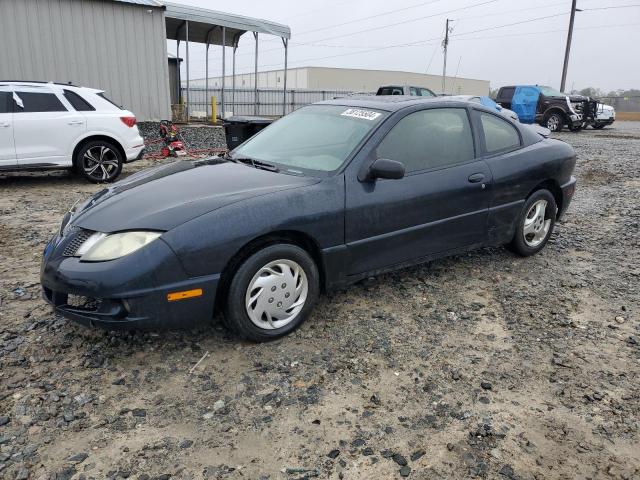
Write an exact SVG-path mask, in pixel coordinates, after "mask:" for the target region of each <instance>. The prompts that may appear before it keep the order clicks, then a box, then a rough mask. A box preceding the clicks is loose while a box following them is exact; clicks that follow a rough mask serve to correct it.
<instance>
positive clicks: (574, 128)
mask: <svg viewBox="0 0 640 480" xmlns="http://www.w3.org/2000/svg"><path fill="white" fill-rule="evenodd" d="M583 128H584V127H583V126H582V125H578V126H576V127H574V126H573V125H569V130H571V131H572V132H579V131H580V130H582V129H583Z"/></svg>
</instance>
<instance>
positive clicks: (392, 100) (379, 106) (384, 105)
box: [314, 95, 481, 112]
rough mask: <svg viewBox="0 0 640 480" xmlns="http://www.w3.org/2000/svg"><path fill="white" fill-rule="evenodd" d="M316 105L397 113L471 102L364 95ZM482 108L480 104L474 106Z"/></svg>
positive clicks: (445, 98) (449, 99)
mask: <svg viewBox="0 0 640 480" xmlns="http://www.w3.org/2000/svg"><path fill="white" fill-rule="evenodd" d="M314 105H342V106H345V107H363V108H373V109H376V110H384V111H387V112H395V111H398V110H402V109H404V108H409V107H413V106H414V105H432V106H434V107H439V106H442V107H445V106H451V105H460V106H467V105H469V102H467V101H463V100H458V99H455V98H449V97H415V96H409V95H362V96H354V97H343V98H336V99H334V100H325V101H323V102H317V103H315V104H314ZM475 105H478V106H481V105H479V104H474V106H475Z"/></svg>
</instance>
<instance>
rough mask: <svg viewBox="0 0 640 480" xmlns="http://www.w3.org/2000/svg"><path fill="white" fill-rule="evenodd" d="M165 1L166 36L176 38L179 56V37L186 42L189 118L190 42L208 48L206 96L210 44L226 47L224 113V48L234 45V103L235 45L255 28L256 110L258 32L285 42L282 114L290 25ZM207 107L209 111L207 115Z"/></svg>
mask: <svg viewBox="0 0 640 480" xmlns="http://www.w3.org/2000/svg"><path fill="white" fill-rule="evenodd" d="M163 3H164V5H165V24H166V30H167V39H168V40H176V41H177V42H178V43H177V48H178V56H180V55H179V49H180V41H182V40H184V41H185V42H186V69H187V119H188V117H189V42H198V43H204V44H206V46H207V49H206V52H207V53H206V74H205V75H206V80H205V82H206V87H205V89H206V90H207V98H208V90H209V86H208V83H209V45H221V46H222V48H223V55H222V98H221V107H222V116H224V113H225V112H224V111H225V107H224V90H225V75H226V72H225V55H224V48H225V47H232V48H233V93H232V94H233V100H232V103H234V104H235V70H236V68H235V67H236V49H237V48H238V41H239V40H240V37H241V36H242V35H243V34H244V33H246V32H253V35H254V38H255V42H256V45H255V82H254V83H255V86H254V91H255V102H256V104H255V112H256V113H257V111H258V110H257V109H258V103H257V100H258V35H259V34H260V33H264V34H267V35H274V36H277V37H280V38H281V39H282V42H283V44H284V50H285V57H284V67H285V74H284V90H283V105H282V111H283V115H284V113H285V109H286V95H287V93H286V92H287V73H286V72H287V53H288V46H289V39H290V38H291V29H290V28H289V27H288V26H286V25H282V24H280V23H276V22H271V21H269V20H262V19H259V18H250V17H245V16H242V15H235V14H232V13H224V12H218V11H215V10H209V9H205V8H198V7H193V6H188V5H182V4H177V3H172V2H163ZM208 110H209V109H208V107H207V115H208Z"/></svg>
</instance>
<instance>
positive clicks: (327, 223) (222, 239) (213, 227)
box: [163, 175, 344, 276]
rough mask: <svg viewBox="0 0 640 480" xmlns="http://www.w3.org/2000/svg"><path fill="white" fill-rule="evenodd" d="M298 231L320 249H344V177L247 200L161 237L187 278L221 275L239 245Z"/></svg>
mask: <svg viewBox="0 0 640 480" xmlns="http://www.w3.org/2000/svg"><path fill="white" fill-rule="evenodd" d="M277 231H278V232H279V231H294V232H301V233H304V234H306V235H308V236H309V237H311V238H312V239H314V241H315V242H316V243H317V245H318V246H319V247H320V249H326V248H330V247H333V246H338V245H342V244H344V176H343V175H339V176H336V177H330V178H327V179H325V180H323V181H322V182H319V183H317V184H314V185H308V186H304V187H300V188H295V189H289V190H283V191H279V192H274V193H271V194H267V195H263V196H260V197H255V198H250V199H248V200H243V201H240V202H237V203H235V204H231V205H228V206H225V207H223V208H220V209H218V210H215V211H213V212H210V213H208V214H205V215H201V216H199V217H197V218H195V219H193V220H191V221H189V222H187V223H184V224H183V225H180V226H178V227H176V228H174V229H172V230H171V231H169V232H167V233H165V234H164V236H163V239H164V240H165V241H166V242H167V243H168V244H169V245H170V246H171V248H172V249H173V250H174V252H175V253H176V255H177V256H178V258H179V260H180V262H181V263H182V265H183V267H184V269H185V271H186V272H187V273H188V274H189V275H190V276H201V275H210V274H216V273H221V272H222V271H223V269H224V267H225V266H226V264H227V263H228V262H229V261H230V260H231V258H233V256H234V255H235V254H236V253H238V252H239V251H240V250H241V249H242V247H243V246H245V245H247V244H248V243H249V242H251V241H252V240H254V239H256V238H258V237H261V236H264V235H267V234H269V233H272V232H277Z"/></svg>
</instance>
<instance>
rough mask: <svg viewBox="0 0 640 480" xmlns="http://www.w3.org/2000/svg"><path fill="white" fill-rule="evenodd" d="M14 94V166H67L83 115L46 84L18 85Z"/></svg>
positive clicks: (82, 128)
mask: <svg viewBox="0 0 640 480" xmlns="http://www.w3.org/2000/svg"><path fill="white" fill-rule="evenodd" d="M15 93H16V95H17V98H16V102H17V104H16V106H15V111H14V115H13V128H14V139H15V147H16V157H17V160H18V166H29V165H43V166H53V165H57V166H71V164H72V162H71V155H72V152H73V148H74V146H75V144H76V143H77V140H78V139H79V138H80V137H81V136H82V134H83V133H84V131H85V129H86V121H85V118H84V116H83V115H82V114H80V113H78V112H76V111H74V110H73V109H72V108H71V107H70V105H69V103H68V102H67V101H66V100H64V98H63V97H62V96H61V95H60V96H59V95H58V94H57V93H56V92H55V91H54V90H52V89H49V88H47V87H20V88H16V89H15Z"/></svg>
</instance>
